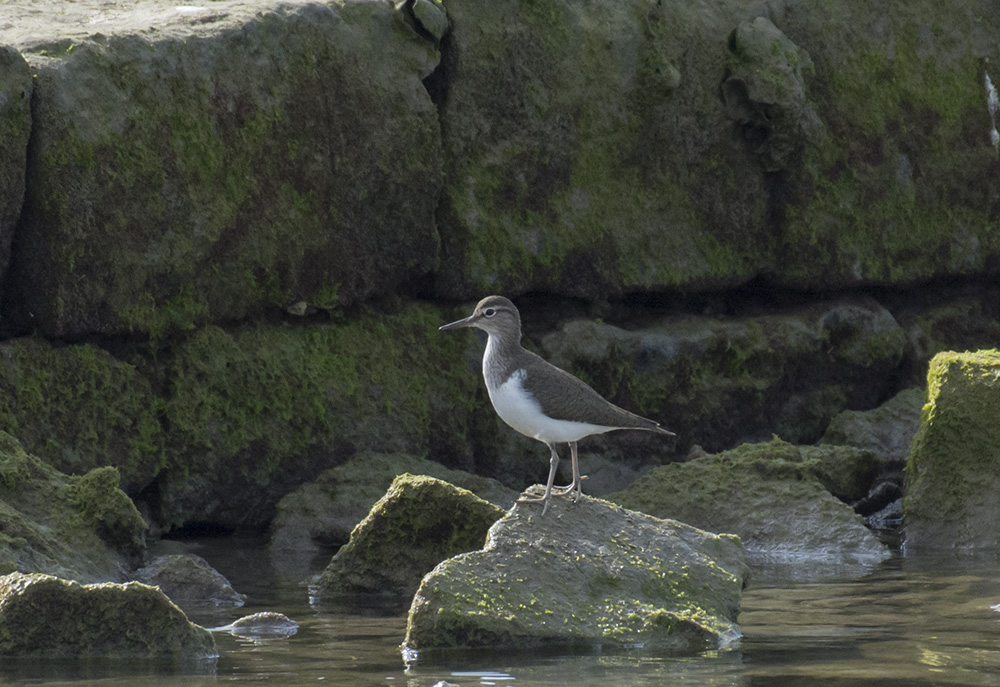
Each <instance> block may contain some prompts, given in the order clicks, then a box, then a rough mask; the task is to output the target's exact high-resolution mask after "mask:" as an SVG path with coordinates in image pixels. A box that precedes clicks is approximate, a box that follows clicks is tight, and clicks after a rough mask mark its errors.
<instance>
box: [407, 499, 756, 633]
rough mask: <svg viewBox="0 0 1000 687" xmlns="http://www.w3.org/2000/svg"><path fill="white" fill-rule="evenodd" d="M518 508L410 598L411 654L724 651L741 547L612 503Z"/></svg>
mask: <svg viewBox="0 0 1000 687" xmlns="http://www.w3.org/2000/svg"><path fill="white" fill-rule="evenodd" d="M540 513H541V508H539V507H538V506H536V505H527V506H526V505H523V504H518V505H516V506H515V507H514V508H513V509H512V510H511V512H510V513H509V514H508V515H507V516H505V517H504V518H502V519H501V520H499V521H498V522H497V523H496V524H495V525H493V527H492V528H491V529H490V532H489V536H488V537H487V543H486V547H485V548H484V549H483V550H481V551H474V552H470V553H465V554H461V555H459V556H456V557H454V558H451V559H448V560H446V561H444V562H442V563H441V564H439V565H438V566H437V567H436V568H435V569H434V570H433V571H432V572H430V573H429V574H428V575H427V576H426V577H425V578H424V580H423V582H422V583H421V585H420V588H419V590H418V591H417V593H416V595H415V596H414V598H413V604H412V606H411V608H410V615H409V621H408V624H407V631H406V640H405V642H404V650H406V651H409V652H412V651H423V650H426V649H436V648H449V647H491V648H509V649H519V648H528V647H539V646H572V645H588V646H592V645H594V644H597V645H606V646H635V645H642V646H644V647H656V648H665V649H676V650H682V651H683V650H699V649H704V648H707V647H719V646H725V645H727V644H729V643H731V642H733V641H734V640H736V639H737V638H738V637H739V636H740V632H739V629H738V628H737V626H736V615H737V613H738V612H739V604H740V597H741V593H742V589H743V586H744V582H745V581H746V578H747V574H748V568H747V566H746V562H745V559H744V553H743V547H742V544H741V543H740V540H739V538H738V537H736V536H733V535H727V534H723V535H714V534H710V533H708V532H704V531H702V530H699V529H696V528H694V527H691V526H689V525H685V524H682V523H679V522H676V521H673V520H660V519H658V518H654V517H651V516H648V515H644V514H642V513H637V512H635V511H629V510H626V509H624V508H621V507H618V506H615V505H613V504H610V503H608V502H606V501H601V500H598V499H593V498H589V497H584V498H583V499H582V500H581V501H580V502H579V503H576V504H573V503H571V502H569V501H567V500H565V499H555V500H554V502H553V503H552V505H551V506H550V509H549V512H548V513H547V514H546V515H545V516H544V517H541V516H540Z"/></svg>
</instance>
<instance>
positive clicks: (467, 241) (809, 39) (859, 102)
mask: <svg viewBox="0 0 1000 687" xmlns="http://www.w3.org/2000/svg"><path fill="white" fill-rule="evenodd" d="M445 5H446V8H447V11H448V15H449V17H450V19H451V31H450V33H449V35H448V38H447V40H446V41H445V42H444V43H443V45H442V51H443V52H442V62H441V67H440V68H439V70H438V71H437V72H436V73H435V74H434V75H432V77H431V78H430V79H429V80H428V85H429V88H430V90H431V94H432V96H433V97H435V98H436V99H437V100H438V102H439V103H440V106H441V119H442V136H443V144H444V151H445V171H446V175H447V177H446V183H445V187H444V190H443V196H442V204H441V208H440V212H439V223H440V226H441V232H442V257H443V258H444V259H443V260H442V263H441V268H440V270H439V279H438V281H437V284H436V286H437V289H438V292H439V293H441V294H445V295H448V296H450V297H462V298H475V297H478V296H481V295H482V294H483V293H487V292H498V291H502V292H504V293H505V294H507V295H518V294H522V293H527V292H530V291H545V292H554V293H559V294H561V295H565V296H573V297H584V298H589V299H600V298H606V297H608V296H609V295H611V296H615V295H618V294H622V293H632V292H643V291H645V292H649V291H663V290H671V289H678V288H679V289H682V290H688V291H697V290H705V289H706V288H719V287H725V286H731V285H736V284H742V283H745V282H748V281H749V280H751V279H752V278H754V277H763V278H764V279H765V280H767V281H769V282H771V283H779V284H782V285H790V286H794V287H796V288H810V289H824V288H829V287H831V286H863V285H868V284H872V283H877V284H912V283H915V282H918V281H921V280H926V279H929V278H932V277H943V276H965V275H977V274H983V273H989V272H990V271H991V270H993V269H994V267H993V266H994V264H995V262H996V260H997V259H998V257H1000V235H998V233H997V232H996V231H995V229H994V225H995V219H994V218H995V207H996V202H997V198H996V192H995V189H994V188H993V187H992V186H991V185H990V184H988V183H985V181H984V180H986V179H992V178H994V177H995V176H996V175H997V173H998V169H1000V167H998V162H997V155H996V148H995V147H994V146H993V145H991V141H990V135H989V134H990V129H991V122H990V117H989V114H988V111H987V104H986V94H985V90H984V88H983V82H984V74H988V73H989V71H990V69H991V68H992V67H990V65H993V64H997V63H998V61H1000V52H998V49H997V45H996V42H995V41H994V40H993V37H994V36H995V35H996V34H997V32H998V30H1000V19H998V18H997V15H996V13H995V12H993V11H992V5H991V4H990V0H973V1H972V2H967V3H962V4H961V6H959V7H956V8H954V9H953V8H952V7H951V6H944V5H934V4H932V3H926V2H923V3H908V4H905V5H903V6H900V7H899V8H898V9H897V8H893V11H889V12H887V11H885V8H884V7H883V6H882V5H879V4H872V3H869V2H866V0H848V1H846V2H841V3H838V4H837V6H836V7H835V8H833V9H831V10H829V11H827V10H825V9H824V10H820V9H817V8H816V7H814V6H812V5H809V4H808V3H802V2H798V1H796V0H785V1H784V2H768V3H746V2H735V1H723V2H714V3H707V4H706V3H704V2H698V1H695V0H683V1H681V2H661V3H650V2H645V1H644V0H626V1H623V2H604V3H577V2H572V1H571V0H548V1H546V2H541V3H537V4H534V5H532V7H531V8H525V7H524V6H523V5H522V4H521V3H518V2H516V0H498V1H496V2H490V3H482V2H477V1H475V0H447V2H446V3H445ZM498 65H501V66H502V68H498ZM993 80H994V81H997V80H998V79H997V75H996V74H993ZM720 96H721V97H720Z"/></svg>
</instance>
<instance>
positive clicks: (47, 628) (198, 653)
mask: <svg viewBox="0 0 1000 687" xmlns="http://www.w3.org/2000/svg"><path fill="white" fill-rule="evenodd" d="M0 655H3V656H8V657H12V656H18V657H39V658H42V657H44V658H70V657H71V658H96V657H101V658H153V657H171V658H174V659H177V660H179V661H184V660H186V661H195V660H200V659H207V658H213V657H215V656H216V650H215V642H214V640H213V639H212V635H211V633H209V632H208V630H206V629H205V628H203V627H200V626H198V625H195V624H193V623H191V622H190V621H189V620H188V619H187V617H186V616H185V615H184V613H183V612H182V611H181V610H180V609H179V608H177V606H175V605H174V604H172V603H171V602H170V600H169V599H168V598H167V597H166V596H165V595H164V594H163V593H162V592H161V591H159V590H158V589H156V588H154V587H149V586H147V585H144V584H140V583H138V582H129V583H127V584H113V583H103V584H90V585H81V584H79V583H77V582H73V581H68V580H62V579H59V578H57V577H52V576H50V575H41V574H32V575H24V574H21V573H11V574H9V575H5V576H3V577H0Z"/></svg>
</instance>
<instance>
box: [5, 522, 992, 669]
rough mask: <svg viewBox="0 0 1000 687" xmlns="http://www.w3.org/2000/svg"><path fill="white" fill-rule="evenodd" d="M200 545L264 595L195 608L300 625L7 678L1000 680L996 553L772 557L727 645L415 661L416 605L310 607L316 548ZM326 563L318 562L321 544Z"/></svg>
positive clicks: (29, 665)
mask: <svg viewBox="0 0 1000 687" xmlns="http://www.w3.org/2000/svg"><path fill="white" fill-rule="evenodd" d="M194 552H196V553H198V554H199V555H201V556H203V557H205V558H206V559H207V560H208V561H209V562H210V563H212V565H214V566H215V567H216V568H218V569H219V570H220V571H221V572H222V573H223V574H225V575H226V576H227V577H228V578H229V579H230V581H231V582H232V583H233V586H234V587H236V589H238V590H239V591H242V592H244V593H245V594H247V595H248V597H249V598H248V601H247V605H246V606H244V607H243V608H241V609H235V610H226V611H221V612H219V611H214V612H209V611H204V612H200V613H198V612H193V613H191V617H192V619H194V620H195V621H197V622H200V623H202V624H204V625H206V626H210V627H212V626H219V625H225V624H227V623H229V622H232V620H235V619H236V618H238V617H240V616H242V615H246V614H249V613H253V612H256V611H263V610H270V611H279V612H282V613H285V614H286V615H288V616H289V617H291V618H292V619H293V620H295V621H297V622H298V623H300V627H299V632H298V633H297V634H296V635H295V636H293V637H291V638H288V639H273V640H262V641H257V642H254V641H250V640H245V639H238V638H236V637H233V636H230V635H225V634H219V635H217V636H216V641H217V643H218V647H219V651H220V656H219V658H218V659H217V660H215V661H209V662H205V663H201V664H196V665H191V666H171V665H163V664H154V663H141V662H129V663H127V664H123V663H102V662H90V663H87V664H83V665H80V664H78V663H53V662H38V661H32V662H10V661H5V662H3V663H2V664H0V684H31V685H46V686H55V685H75V686H77V687H97V686H99V685H108V686H110V685H116V686H118V685H121V686H124V685H139V686H148V687H166V686H167V685H170V686H179V685H180V686H183V685H192V686H196V685H209V684H212V685H217V684H219V683H225V682H238V683H242V682H254V683H257V684H275V685H279V684H280V685H287V686H289V687H295V686H298V685H307V684H308V685H316V684H336V685H388V686H390V687H391V686H393V685H400V686H402V685H405V686H406V687H431V686H432V685H435V684H436V683H437V682H439V681H441V680H444V681H447V682H450V683H453V684H457V685H461V686H462V687H470V686H480V685H482V686H486V685H538V686H542V685H588V686H589V685H592V686H594V687H596V686H598V685H600V686H602V687H604V686H606V685H609V684H614V685H620V686H623V687H629V686H634V687H640V686H646V685H692V686H694V685H697V686H700V687H721V686H727V687H728V686H750V685H768V686H774V687H786V686H789V685H829V686H835V687H854V686H858V687H861V686H862V685H864V686H865V687H869V686H870V685H871V684H872V683H873V682H874V681H878V683H879V685H880V687H893V686H895V685H900V686H902V685H906V686H907V687H914V686H920V685H962V686H965V687H969V686H973V685H997V684H1000V612H998V611H995V610H992V609H991V608H990V607H991V606H993V605H995V604H998V603H1000V566H998V564H997V562H996V560H995V559H990V560H982V559H964V560H963V559H958V558H955V557H939V558H929V557H920V558H913V557H911V558H902V557H896V558H894V559H892V560H890V561H887V562H886V563H883V564H881V565H879V566H877V567H875V568H874V569H873V570H871V571H870V572H868V573H860V572H859V571H857V570H854V569H850V568H847V569H846V570H845V569H844V568H840V567H831V566H828V565H822V564H819V565H814V566H813V567H812V569H804V568H803V567H802V566H797V567H795V568H794V569H792V570H789V569H784V570H782V569H781V568H780V567H777V568H776V567H774V566H768V567H766V568H758V570H757V572H756V576H755V578H754V580H753V582H752V584H751V587H750V588H749V589H748V590H747V591H746V593H745V594H744V597H743V612H742V613H741V615H740V618H739V622H740V626H741V628H742V630H743V633H744V637H743V639H742V640H741V641H740V643H739V645H738V646H737V647H735V648H732V649H729V650H725V651H710V652H705V653H703V654H700V655H696V656H671V655H662V654H657V653H649V652H643V651H641V650H630V651H621V652H607V651H605V652H599V651H594V652H589V653H587V652H582V653H581V652H577V653H573V654H565V653H563V654H558V653H548V654H488V653H484V652H461V653H457V654H451V655H449V656H447V657H444V658H439V659H436V660H425V659H420V660H418V661H417V662H416V663H415V664H414V665H412V666H411V667H410V668H409V670H407V669H406V667H405V666H404V665H403V661H402V658H401V656H400V652H399V643H400V642H401V640H402V637H403V633H404V629H405V624H406V623H405V617H403V615H402V614H393V615H388V616H386V615H385V614H384V609H377V608H358V607H355V608H346V607H343V606H339V607H332V608H328V607H324V608H321V609H317V608H313V607H311V606H310V605H309V603H308V591H307V588H306V586H305V584H304V583H303V582H302V580H303V578H304V576H305V573H306V572H307V571H308V569H309V568H310V562H306V561H290V560H288V559H287V558H285V559H283V560H282V561H280V565H278V566H276V565H274V564H273V563H272V561H271V559H270V557H269V555H268V552H267V550H266V549H265V548H264V547H263V546H262V545H261V543H260V542H258V541H255V540H248V539H240V538H225V539H217V540H205V541H202V542H200V543H198V544H197V545H196V547H195V548H194ZM311 563H312V566H311V567H313V568H315V567H316V566H317V565H321V564H322V560H318V561H312V562H311ZM806 580H811V581H806ZM817 580H818V581H817Z"/></svg>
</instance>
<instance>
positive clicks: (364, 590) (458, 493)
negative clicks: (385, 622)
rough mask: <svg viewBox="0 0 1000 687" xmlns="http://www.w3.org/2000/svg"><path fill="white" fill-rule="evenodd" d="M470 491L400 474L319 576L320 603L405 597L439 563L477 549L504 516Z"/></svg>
mask: <svg viewBox="0 0 1000 687" xmlns="http://www.w3.org/2000/svg"><path fill="white" fill-rule="evenodd" d="M506 512H507V511H505V510H504V509H502V508H499V507H497V506H494V505H493V504H491V503H489V502H487V501H484V500H483V499H481V498H479V497H478V496H476V495H475V494H473V493H472V492H471V491H467V490H465V489H461V488H459V487H456V486H454V485H452V484H448V483H447V482H444V481H442V480H439V479H435V478H433V477H428V476H426V475H409V474H405V475H400V476H399V477H397V478H396V479H395V480H393V482H392V485H391V486H390V487H389V490H388V491H387V492H386V493H385V496H383V497H382V498H381V499H380V500H379V501H378V502H377V503H376V504H375V505H374V506H372V509H371V512H369V513H368V516H367V517H366V518H365V519H364V520H362V521H361V522H360V523H358V526H357V527H355V528H354V531H353V532H351V540H350V541H349V542H348V543H347V544H346V545H345V546H343V547H342V548H341V549H340V551H338V552H337V554H336V555H335V556H334V557H333V560H331V561H330V564H329V565H328V566H327V567H326V570H324V571H323V574H322V575H320V578H319V581H318V582H317V584H316V585H315V587H314V589H313V594H314V596H316V597H317V598H318V599H319V600H320V601H322V600H324V599H330V598H335V597H337V596H341V595H348V596H349V595H354V594H374V595H379V596H385V597H390V598H397V599H409V598H410V597H411V596H412V595H413V593H414V592H415V591H416V590H417V586H418V585H419V584H420V580H421V579H422V578H423V577H424V575H426V574H427V573H428V572H430V570H431V569H432V568H434V566H436V565H437V564H438V563H440V562H441V561H443V560H445V559H447V558H451V557H452V556H456V555H458V554H460V553H465V552H466V551H472V550H474V549H479V548H482V546H483V543H484V542H485V540H486V532H487V531H488V530H489V529H490V526H491V525H492V524H493V523H494V522H496V521H497V520H499V519H500V518H501V517H503V516H504V515H505V514H506Z"/></svg>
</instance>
